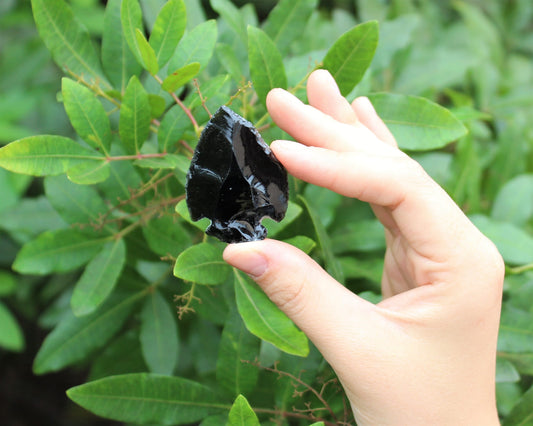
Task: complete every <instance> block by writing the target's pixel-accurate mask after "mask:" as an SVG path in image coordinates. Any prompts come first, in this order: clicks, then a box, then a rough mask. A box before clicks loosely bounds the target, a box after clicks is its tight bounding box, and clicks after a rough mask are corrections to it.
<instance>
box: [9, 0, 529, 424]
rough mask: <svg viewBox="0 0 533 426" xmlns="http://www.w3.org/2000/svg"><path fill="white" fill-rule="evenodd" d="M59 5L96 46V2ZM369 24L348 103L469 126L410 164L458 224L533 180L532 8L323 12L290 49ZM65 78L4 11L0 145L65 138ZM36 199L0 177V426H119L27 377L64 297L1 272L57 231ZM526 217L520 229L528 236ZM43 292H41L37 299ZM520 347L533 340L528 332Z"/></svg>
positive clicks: (418, 1) (330, 4)
mask: <svg viewBox="0 0 533 426" xmlns="http://www.w3.org/2000/svg"><path fill="white" fill-rule="evenodd" d="M233 2H234V3H235V4H236V5H238V6H239V7H241V6H244V5H248V6H247V7H250V6H249V5H250V4H252V5H253V7H254V9H255V10H256V11H257V16H258V19H259V21H261V20H262V19H264V18H265V17H266V16H267V15H268V13H269V11H270V10H271V9H272V8H273V7H274V6H275V4H276V1H274V0H261V1H253V2H247V1H244V0H234V1H233ZM69 3H70V4H71V5H72V7H73V9H74V10H75V13H76V15H77V16H78V17H79V19H80V20H81V21H82V22H83V24H84V25H85V26H86V27H87V29H88V30H89V32H90V33H91V34H92V35H93V37H94V38H95V39H96V40H97V39H98V38H99V37H100V36H101V34H102V26H103V14H104V8H105V3H106V2H105V1H104V0H101V1H100V0H70V1H69ZM163 3H164V0H163V1H162V0H145V1H141V4H142V6H143V10H144V13H145V14H147V15H149V14H152V15H155V14H156V13H157V11H158V10H159V8H160V7H161V4H163ZM186 3H187V5H188V10H190V13H191V22H201V21H203V20H205V19H206V18H211V17H216V14H215V12H214V11H213V10H212V9H211V8H210V6H209V3H208V1H203V0H202V1H201V4H202V6H201V7H200V4H199V0H189V1H187V2H186ZM465 5H466V6H465ZM369 19H378V20H379V21H380V32H381V37H380V47H379V48H378V53H377V54H376V57H375V61H374V63H373V65H372V73H371V75H369V76H368V77H365V79H364V80H363V82H362V83H361V87H362V88H359V89H356V91H357V90H360V91H362V92H363V93H364V91H367V90H372V91H380V90H384V91H391V92H399V93H406V94H412V95H420V96H426V97H429V98H431V99H433V100H437V101H438V102H440V103H444V104H446V105H447V106H449V107H451V108H452V109H453V111H454V112H455V113H456V115H457V116H458V117H459V118H461V119H462V120H463V121H465V123H466V122H467V123H468V127H469V130H470V136H469V138H468V140H469V141H470V142H468V143H466V142H463V143H459V144H457V145H454V146H452V147H447V148H445V149H443V150H442V151H441V152H433V153H428V154H418V156H417V159H418V160H419V161H420V162H421V163H422V164H423V165H424V166H425V167H427V168H428V169H429V170H430V172H431V174H432V175H433V177H434V178H435V179H436V180H437V181H438V182H439V183H440V184H441V185H443V186H444V187H445V189H446V190H447V191H448V192H449V193H450V194H451V195H452V196H453V197H454V199H455V200H456V201H457V202H458V203H459V204H460V205H461V207H462V208H463V209H465V211H467V213H479V212H481V213H487V212H489V211H490V209H491V207H492V205H493V203H494V200H495V198H496V196H497V194H499V193H500V190H501V189H502V187H503V186H504V185H505V184H506V183H507V182H509V181H511V180H512V179H513V178H515V177H516V176H519V175H523V174H529V175H531V173H533V154H532V152H533V2H532V1H531V0H470V1H466V2H464V3H453V4H452V2H449V1H447V0H434V1H423V0H322V1H321V2H320V7H319V10H318V11H317V12H316V13H315V15H314V16H313V18H312V19H311V21H310V24H309V25H312V26H314V28H313V31H311V30H309V29H308V30H307V31H306V33H305V34H306V35H309V34H313V36H312V37H311V36H309V37H308V38H305V39H302V40H299V41H298V43H304V44H305V43H307V44H308V45H309V46H310V47H309V48H308V49H307V51H321V50H325V49H327V47H328V46H329V45H331V43H332V42H333V41H334V40H335V39H336V38H337V37H338V36H339V35H340V34H341V33H342V32H344V31H346V30H347V29H349V28H350V27H352V26H353V25H355V24H356V23H358V22H363V21H366V20H369ZM332 24H333V25H332ZM118 30H119V29H117V31H118ZM289 59H290V53H289ZM61 76H62V73H61V72H60V71H59V69H58V68H57V67H56V66H55V65H54V63H53V62H52V60H51V56H50V54H49V52H48V51H47V50H46V48H45V46H44V44H43V42H42V41H41V39H40V38H39V36H38V33H37V30H36V28H35V25H34V22H33V18H32V13H31V4H30V1H29V0H0V146H1V145H3V144H6V143H9V142H11V141H13V140H16V139H20V138H23V137H25V136H29V135H35V134H57V135H65V136H73V135H74V133H73V131H72V129H71V127H70V124H69V122H68V119H67V116H66V114H65V112H64V109H63V107H62V104H61V103H60V102H58V93H59V92H60V84H61V79H60V78H61ZM355 94H356V93H354V95H355ZM41 194H42V181H41V180H40V179H33V178H30V177H27V176H21V175H15V174H12V173H9V172H7V171H5V170H4V169H0V424H2V425H5V426H30V425H31V426H33V425H57V426H62V425H95V426H96V425H106V424H117V422H110V421H105V420H98V419H96V418H95V416H93V415H90V414H88V413H85V412H84V411H83V410H82V409H81V408H78V407H76V406H75V405H74V404H73V403H71V402H70V401H69V400H68V399H67V398H66V396H65V390H66V389H68V388H69V387H72V386H74V385H76V384H79V383H82V382H83V381H84V380H85V377H86V371H85V370H84V369H83V368H80V369H75V368H74V369H69V370H66V371H63V372H61V373H57V374H49V375H46V376H41V377H37V376H34V375H33V374H32V363H33V359H34V357H35V354H36V353H37V351H38V349H39V347H40V345H41V343H42V341H43V339H44V337H45V336H46V334H47V332H48V331H47V330H48V329H49V328H50V327H51V326H53V325H54V324H55V323H56V319H57V315H59V312H60V307H61V306H66V305H68V303H69V300H68V298H65V297H64V299H65V300H59V301H58V295H61V294H62V290H63V287H64V284H63V283H64V282H65V277H64V276H46V277H30V276H17V275H15V274H13V273H12V271H11V267H10V266H11V264H12V262H13V260H14V258H15V256H16V253H17V251H18V250H19V248H20V246H21V245H22V244H23V243H24V242H25V241H28V240H29V239H31V238H33V237H34V236H35V235H36V234H37V233H39V232H42V231H44V230H46V229H49V227H50V226H53V223H54V220H55V218H54V217H53V215H51V214H50V213H49V212H48V211H47V210H43V211H42V212H39V211H37V212H36V211H35V210H31V211H30V210H28V208H27V206H26V205H25V200H28V199H34V198H35V197H38V196H39V195H41ZM517 196H518V197H520V196H521V195H520V194H517ZM528 197H530V195H527V196H526V198H525V199H524V200H523V202H525V203H528V202H531V200H532V199H533V196H531V197H532V198H528ZM518 202H520V201H518ZM32 206H33V207H32V208H34V206H35V204H32ZM531 209H532V210H533V203H532V206H531ZM531 216H533V212H532V215H531ZM531 216H530V217H529V218H526V220H525V221H524V222H523V224H522V228H523V229H524V230H525V232H526V234H527V235H530V236H531V235H532V231H533V225H532V220H531ZM28 221H32V222H33V226H32V227H31V230H30V229H27V228H26V227H25V224H26V223H27V222H28ZM35 221H37V222H38V224H37V225H36V224H35ZM509 244H511V245H512V241H511V242H509ZM43 281H46V282H47V283H48V284H49V285H47V286H46V289H47V290H46V292H43V291H42V283H43ZM522 281H524V279H523V278H522ZM522 281H520V283H518V284H517V283H516V278H510V279H509V280H508V281H507V282H506V288H507V289H511V290H512V289H513V288H516V287H513V286H518V285H520V286H522V285H523V284H524V282H526V283H531V282H533V278H531V276H526V278H525V281H524V282H522ZM528 294H529V295H528V296H527V297H528V299H526V300H527V301H531V302H533V292H529V293H528ZM511 295H512V293H511ZM67 296H68V294H67ZM514 297H516V296H514ZM52 302H54V303H52ZM532 304H533V303H532ZM8 325H9V327H10V328H9V330H8ZM8 333H9V335H7V334H8ZM529 337H530V338H531V340H532V341H533V330H530V336H529ZM532 351H533V349H532ZM525 371H526V372H527V371H528V370H527V369H526V370H525ZM520 373H522V375H521V376H519V377H518V378H516V377H515V379H513V380H514V381H513V380H509V381H502V382H501V383H502V384H499V388H498V397H499V399H498V403H499V410H500V413H501V414H502V416H505V415H506V414H507V413H508V412H509V411H510V410H511V408H512V406H513V405H514V404H515V403H516V401H517V399H518V398H520V397H521V395H522V392H521V389H524V388H527V387H528V386H529V385H530V384H531V382H532V381H531V375H530V374H531V373H533V369H532V371H531V372H530V374H525V373H524V372H523V371H520Z"/></svg>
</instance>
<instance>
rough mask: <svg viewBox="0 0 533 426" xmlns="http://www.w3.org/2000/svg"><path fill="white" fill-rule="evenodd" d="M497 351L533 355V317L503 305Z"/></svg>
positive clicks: (528, 313)
mask: <svg viewBox="0 0 533 426" xmlns="http://www.w3.org/2000/svg"><path fill="white" fill-rule="evenodd" d="M498 351H499V352H510V353H533V315H532V314H531V313H530V312H526V311H523V310H521V309H516V308H514V307H512V306H509V305H505V306H504V308H503V309H502V314H501V321H500V331H499V334H498Z"/></svg>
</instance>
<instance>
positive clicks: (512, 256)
mask: <svg viewBox="0 0 533 426" xmlns="http://www.w3.org/2000/svg"><path fill="white" fill-rule="evenodd" d="M470 220H471V221H472V222H473V223H474V225H476V226H477V227H478V228H479V230H480V231H481V232H483V234H485V236H486V237H487V238H490V239H491V240H492V242H493V243H494V244H496V247H498V250H499V251H500V253H501V255H502V257H503V259H504V260H505V262H507V263H511V264H515V265H521V264H524V265H527V264H529V263H532V262H533V236H532V235H530V234H529V233H528V232H527V231H526V230H525V229H522V228H519V227H518V226H515V225H513V224H512V223H509V222H500V221H497V220H493V219H490V218H488V217H487V216H484V215H481V214H476V215H472V216H470Z"/></svg>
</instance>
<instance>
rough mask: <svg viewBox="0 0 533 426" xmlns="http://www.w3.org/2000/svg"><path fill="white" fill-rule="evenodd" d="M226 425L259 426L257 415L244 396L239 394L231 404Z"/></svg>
mask: <svg viewBox="0 0 533 426" xmlns="http://www.w3.org/2000/svg"><path fill="white" fill-rule="evenodd" d="M227 426H260V425H259V419H258V418H257V415H256V414H255V413H254V410H252V407H250V404H249V403H248V401H247V400H246V398H245V397H244V396H242V395H239V396H238V397H237V398H236V399H235V402H234V403H233V405H232V406H231V410H230V411H229V415H228V423H227Z"/></svg>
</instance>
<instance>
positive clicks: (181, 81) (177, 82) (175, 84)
mask: <svg viewBox="0 0 533 426" xmlns="http://www.w3.org/2000/svg"><path fill="white" fill-rule="evenodd" d="M199 71H200V63H199V62H193V63H192V64H189V65H185V66H184V67H181V68H180V69H178V70H176V71H174V72H173V73H172V74H169V75H168V77H167V78H165V80H164V81H163V84H162V85H161V87H162V89H163V90H166V91H167V92H170V93H172V92H175V91H176V90H178V89H179V88H180V87H181V86H184V85H185V84H186V83H188V82H189V81H190V80H191V79H192V78H193V77H195V76H196V74H198V72H199Z"/></svg>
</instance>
